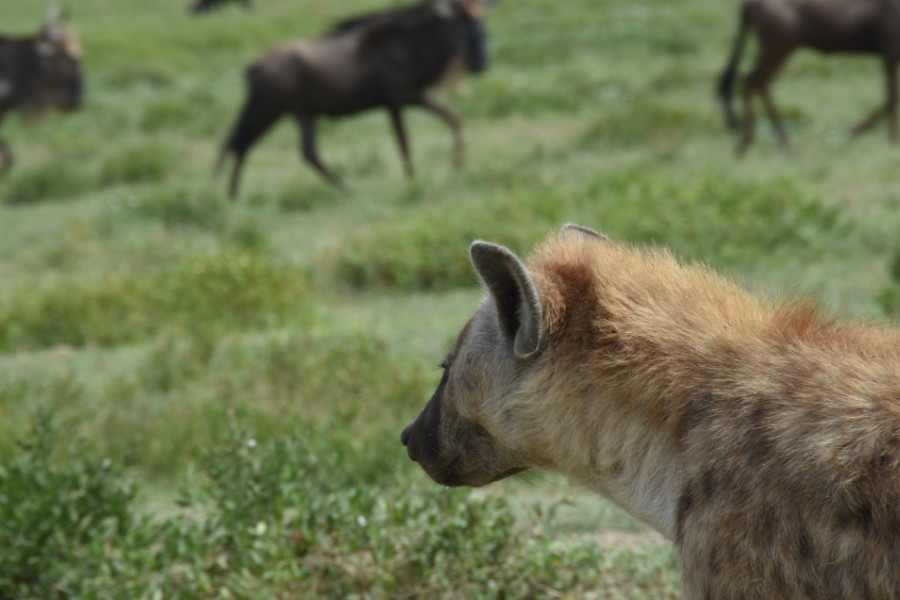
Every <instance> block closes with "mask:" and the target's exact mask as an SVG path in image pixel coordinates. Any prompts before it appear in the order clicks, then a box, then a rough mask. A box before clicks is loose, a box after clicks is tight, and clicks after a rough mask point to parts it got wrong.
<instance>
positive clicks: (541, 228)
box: [320, 169, 851, 290]
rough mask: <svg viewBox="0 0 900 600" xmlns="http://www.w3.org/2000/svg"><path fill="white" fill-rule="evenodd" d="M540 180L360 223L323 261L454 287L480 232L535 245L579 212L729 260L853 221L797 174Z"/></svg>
mask: <svg viewBox="0 0 900 600" xmlns="http://www.w3.org/2000/svg"><path fill="white" fill-rule="evenodd" d="M536 179H537V181H532V182H531V183H532V184H533V185H531V186H530V187H528V188H523V187H520V186H521V184H519V185H518V186H516V187H514V188H513V189H511V190H509V191H504V192H503V193H495V194H494V195H493V196H492V198H491V200H490V201H489V202H483V203H480V204H468V205H466V206H465V207H460V206H458V205H455V204H449V203H448V204H441V205H433V206H431V207H428V208H427V209H423V210H420V211H418V212H417V214H415V215H413V216H410V217H409V218H407V219H396V220H393V221H391V222H389V223H385V224H383V225H380V226H366V227H364V228H359V229H357V230H355V231H352V232H351V233H350V235H348V236H347V238H346V239H344V240H342V242H341V245H340V246H339V247H335V248H333V249H331V250H330V251H329V252H327V253H326V254H324V255H323V256H322V257H320V260H321V261H322V262H323V263H324V264H325V265H326V268H327V269H330V270H331V271H332V272H333V273H334V274H335V276H336V278H337V279H338V280H339V281H342V282H344V283H347V284H349V285H352V286H355V287H359V288H364V287H373V286H376V287H396V288H401V289H404V290H421V289H447V288H452V287H456V286H462V285H472V284H474V283H475V281H476V279H475V276H474V274H473V272H472V270H471V267H470V266H469V261H468V256H467V253H466V249H467V248H468V246H469V244H470V243H471V242H472V240H474V239H476V238H488V239H490V240H491V241H495V242H498V243H502V244H506V245H508V246H510V247H511V248H512V249H514V250H516V251H517V252H526V251H528V250H529V249H530V248H531V246H532V245H533V243H534V241H535V240H539V239H541V238H542V237H543V236H544V235H546V234H547V233H548V232H550V231H552V230H553V229H555V228H558V227H560V226H561V225H563V224H564V223H566V222H569V221H574V222H578V223H581V224H584V225H588V226H593V227H596V228H599V229H603V230H604V231H605V232H606V233H608V234H610V235H612V236H613V237H616V238H620V239H622V240H624V241H626V242H645V243H662V244H665V245H667V246H670V247H672V248H674V249H675V250H676V251H677V252H678V253H679V254H682V255H687V256H693V257H696V258H699V259H702V260H706V261H710V262H713V263H715V264H717V265H720V266H741V265H746V264H754V263H755V262H757V261H758V260H759V259H760V258H761V257H770V256H774V255H778V253H782V252H791V253H793V254H800V253H803V252H808V253H815V252H819V251H822V249H823V243H824V242H823V240H827V239H829V237H834V236H840V235H842V234H844V233H846V231H847V230H848V228H849V227H850V226H851V224H850V223H849V222H847V221H846V220H845V219H843V218H842V216H841V213H840V212H839V211H838V210H837V209H835V208H830V207H827V206H825V205H823V204H822V203H821V202H820V201H819V200H818V199H817V198H815V197H813V196H811V195H810V194H809V193H808V192H804V191H803V188H801V187H799V186H798V185H796V184H795V183H793V181H792V180H789V179H782V178H778V179H773V180H768V181H762V182H757V181H742V180H736V179H730V178H727V177H723V176H720V175H718V174H716V173H705V174H701V175H696V176H692V177H688V178H679V177H675V176H651V175H649V174H648V172H646V171H645V170H643V169H633V170H625V171H624V172H620V173H616V174H615V175H608V174H605V173H601V174H599V175H598V176H596V177H595V178H593V180H591V181H586V182H583V183H581V184H579V185H578V186H572V185H570V184H569V183H568V182H554V181H543V180H542V179H540V177H539V176H536Z"/></svg>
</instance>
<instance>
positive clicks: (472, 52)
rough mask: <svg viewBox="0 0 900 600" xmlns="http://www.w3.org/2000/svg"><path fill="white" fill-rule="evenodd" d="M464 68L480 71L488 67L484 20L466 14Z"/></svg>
mask: <svg viewBox="0 0 900 600" xmlns="http://www.w3.org/2000/svg"><path fill="white" fill-rule="evenodd" d="M463 18H464V19H465V27H466V68H467V69H468V70H469V71H471V72H472V73H481V72H482V71H484V70H485V69H487V67H488V55H487V33H486V31H485V27H484V21H482V20H481V19H475V18H472V17H470V16H469V15H466V16H464V17H463Z"/></svg>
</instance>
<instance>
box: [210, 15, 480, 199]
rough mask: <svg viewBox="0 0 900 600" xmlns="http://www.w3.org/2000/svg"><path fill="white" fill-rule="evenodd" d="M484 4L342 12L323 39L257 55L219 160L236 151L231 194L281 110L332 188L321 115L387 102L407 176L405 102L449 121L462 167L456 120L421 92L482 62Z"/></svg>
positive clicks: (476, 69) (333, 180) (410, 171)
mask: <svg viewBox="0 0 900 600" xmlns="http://www.w3.org/2000/svg"><path fill="white" fill-rule="evenodd" d="M486 8H487V3H486V2H485V1H484V0H425V1H424V2H422V3H420V4H417V5H415V6H412V7H409V8H401V9H395V10H386V11H381V12H376V13H372V14H368V15H363V16H360V17H355V18H352V19H348V20H346V21H343V22H342V23H340V24H339V25H338V26H337V27H335V28H334V29H333V30H332V31H331V32H330V33H328V34H326V35H325V36H323V37H321V38H317V39H313V40H298V41H290V42H286V43H283V44H281V45H278V46H276V47H274V48H272V49H271V50H269V51H268V52H266V53H265V54H263V55H262V56H261V57H260V58H258V59H257V60H256V61H255V62H254V63H253V64H252V65H251V66H250V68H249V69H248V70H247V74H246V78H247V87H248V90H247V99H246V102H245V104H244V107H243V110H242V112H241V114H240V116H239V117H238V120H237V122H236V123H235V125H234V128H233V129H232V131H231V134H230V135H229V137H228V139H227V141H226V142H225V146H224V148H223V150H222V156H221V158H220V160H219V165H221V164H222V162H223V161H224V159H225V157H226V156H227V155H231V154H233V155H234V166H233V170H232V173H231V182H230V187H229V190H230V194H231V196H232V197H234V196H235V195H236V194H237V191H238V182H239V179H240V174H241V168H242V167H243V164H244V160H245V159H246V156H247V152H249V150H250V148H251V147H252V146H253V144H254V143H255V142H256V141H257V140H258V139H259V137H260V136H261V135H262V134H263V133H265V132H266V130H268V129H269V127H270V126H271V125H272V124H273V123H275V122H276V121H277V120H278V119H279V118H280V117H282V116H283V115H285V114H288V115H291V116H292V117H293V118H294V119H295V120H296V122H297V124H298V126H299V128H300V132H301V137H302V152H303V157H304V158H305V159H306V160H307V162H309V164H310V165H312V166H313V167H314V168H315V169H316V170H318V171H319V173H321V174H322V175H323V176H324V177H325V178H326V179H327V180H328V181H330V182H331V183H332V184H334V185H336V186H338V187H340V182H339V180H338V178H337V177H336V176H335V175H334V174H333V173H332V172H331V171H330V170H329V169H328V168H326V167H325V165H324V164H323V163H322V161H321V159H320V158H319V155H318V152H317V150H316V118H317V117H319V116H329V117H341V116H345V115H351V114H354V113H359V112H362V111H366V110H369V109H373V108H377V107H385V108H387V110H388V113H389V114H390V117H391V122H392V124H393V128H394V132H395V133H396V136H397V141H398V142H399V145H400V152H401V155H402V158H403V166H404V168H405V170H406V173H407V175H409V176H412V175H413V166H412V162H411V160H410V156H409V144H408V142H407V138H406V130H405V128H404V125H403V115H402V110H403V108H404V107H406V106H420V107H422V108H424V109H426V110H428V111H431V112H432V113H434V114H436V115H437V116H439V117H440V118H442V119H443V120H445V121H446V122H447V123H449V124H450V126H451V127H452V128H453V136H454V144H455V152H454V157H455V164H456V165H457V166H461V164H462V162H463V147H462V137H461V131H460V129H461V125H462V121H461V119H460V117H459V116H458V115H457V114H456V113H455V112H454V111H453V110H451V109H450V108H448V107H446V106H444V105H443V104H441V103H439V102H438V101H437V100H435V99H434V98H432V97H431V96H429V95H428V94H427V90H428V89H429V88H430V87H432V86H434V85H435V84H437V83H439V82H440V81H441V80H442V78H443V77H444V76H446V75H449V74H453V73H458V72H459V69H460V65H462V67H464V69H465V70H467V71H470V72H474V73H477V72H480V71H483V70H484V69H485V68H486V67H487V51H486V36H485V31H484V27H483V23H482V19H483V17H484V13H485V10H486Z"/></svg>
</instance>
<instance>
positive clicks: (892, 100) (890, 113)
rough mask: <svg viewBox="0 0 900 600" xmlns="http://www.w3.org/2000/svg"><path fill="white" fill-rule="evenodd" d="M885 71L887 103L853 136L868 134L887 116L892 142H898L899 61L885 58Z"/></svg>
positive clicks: (855, 128) (858, 126)
mask: <svg viewBox="0 0 900 600" xmlns="http://www.w3.org/2000/svg"><path fill="white" fill-rule="evenodd" d="M884 70H885V81H886V82H887V101H886V102H885V103H884V105H883V106H879V107H878V108H876V109H875V110H874V111H873V112H872V114H870V115H869V116H868V117H866V118H865V119H863V120H862V121H860V123H859V125H857V126H856V127H854V128H853V135H854V136H857V135H861V134H863V133H865V132H867V131H868V130H869V129H871V128H872V126H874V125H875V123H877V122H878V120H879V119H881V117H883V116H887V117H888V119H889V121H890V135H891V140H893V141H894V142H897V141H898V135H900V131H898V125H897V104H898V90H897V61H896V60H894V59H891V58H885V59H884Z"/></svg>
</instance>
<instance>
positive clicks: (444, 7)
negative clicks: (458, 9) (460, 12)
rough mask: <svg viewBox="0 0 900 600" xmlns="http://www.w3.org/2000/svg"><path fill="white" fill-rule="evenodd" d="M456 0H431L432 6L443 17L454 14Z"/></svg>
mask: <svg viewBox="0 0 900 600" xmlns="http://www.w3.org/2000/svg"><path fill="white" fill-rule="evenodd" d="M453 2H454V0H431V6H432V8H434V10H435V12H437V13H438V14H439V15H441V16H442V17H452V16H453Z"/></svg>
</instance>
